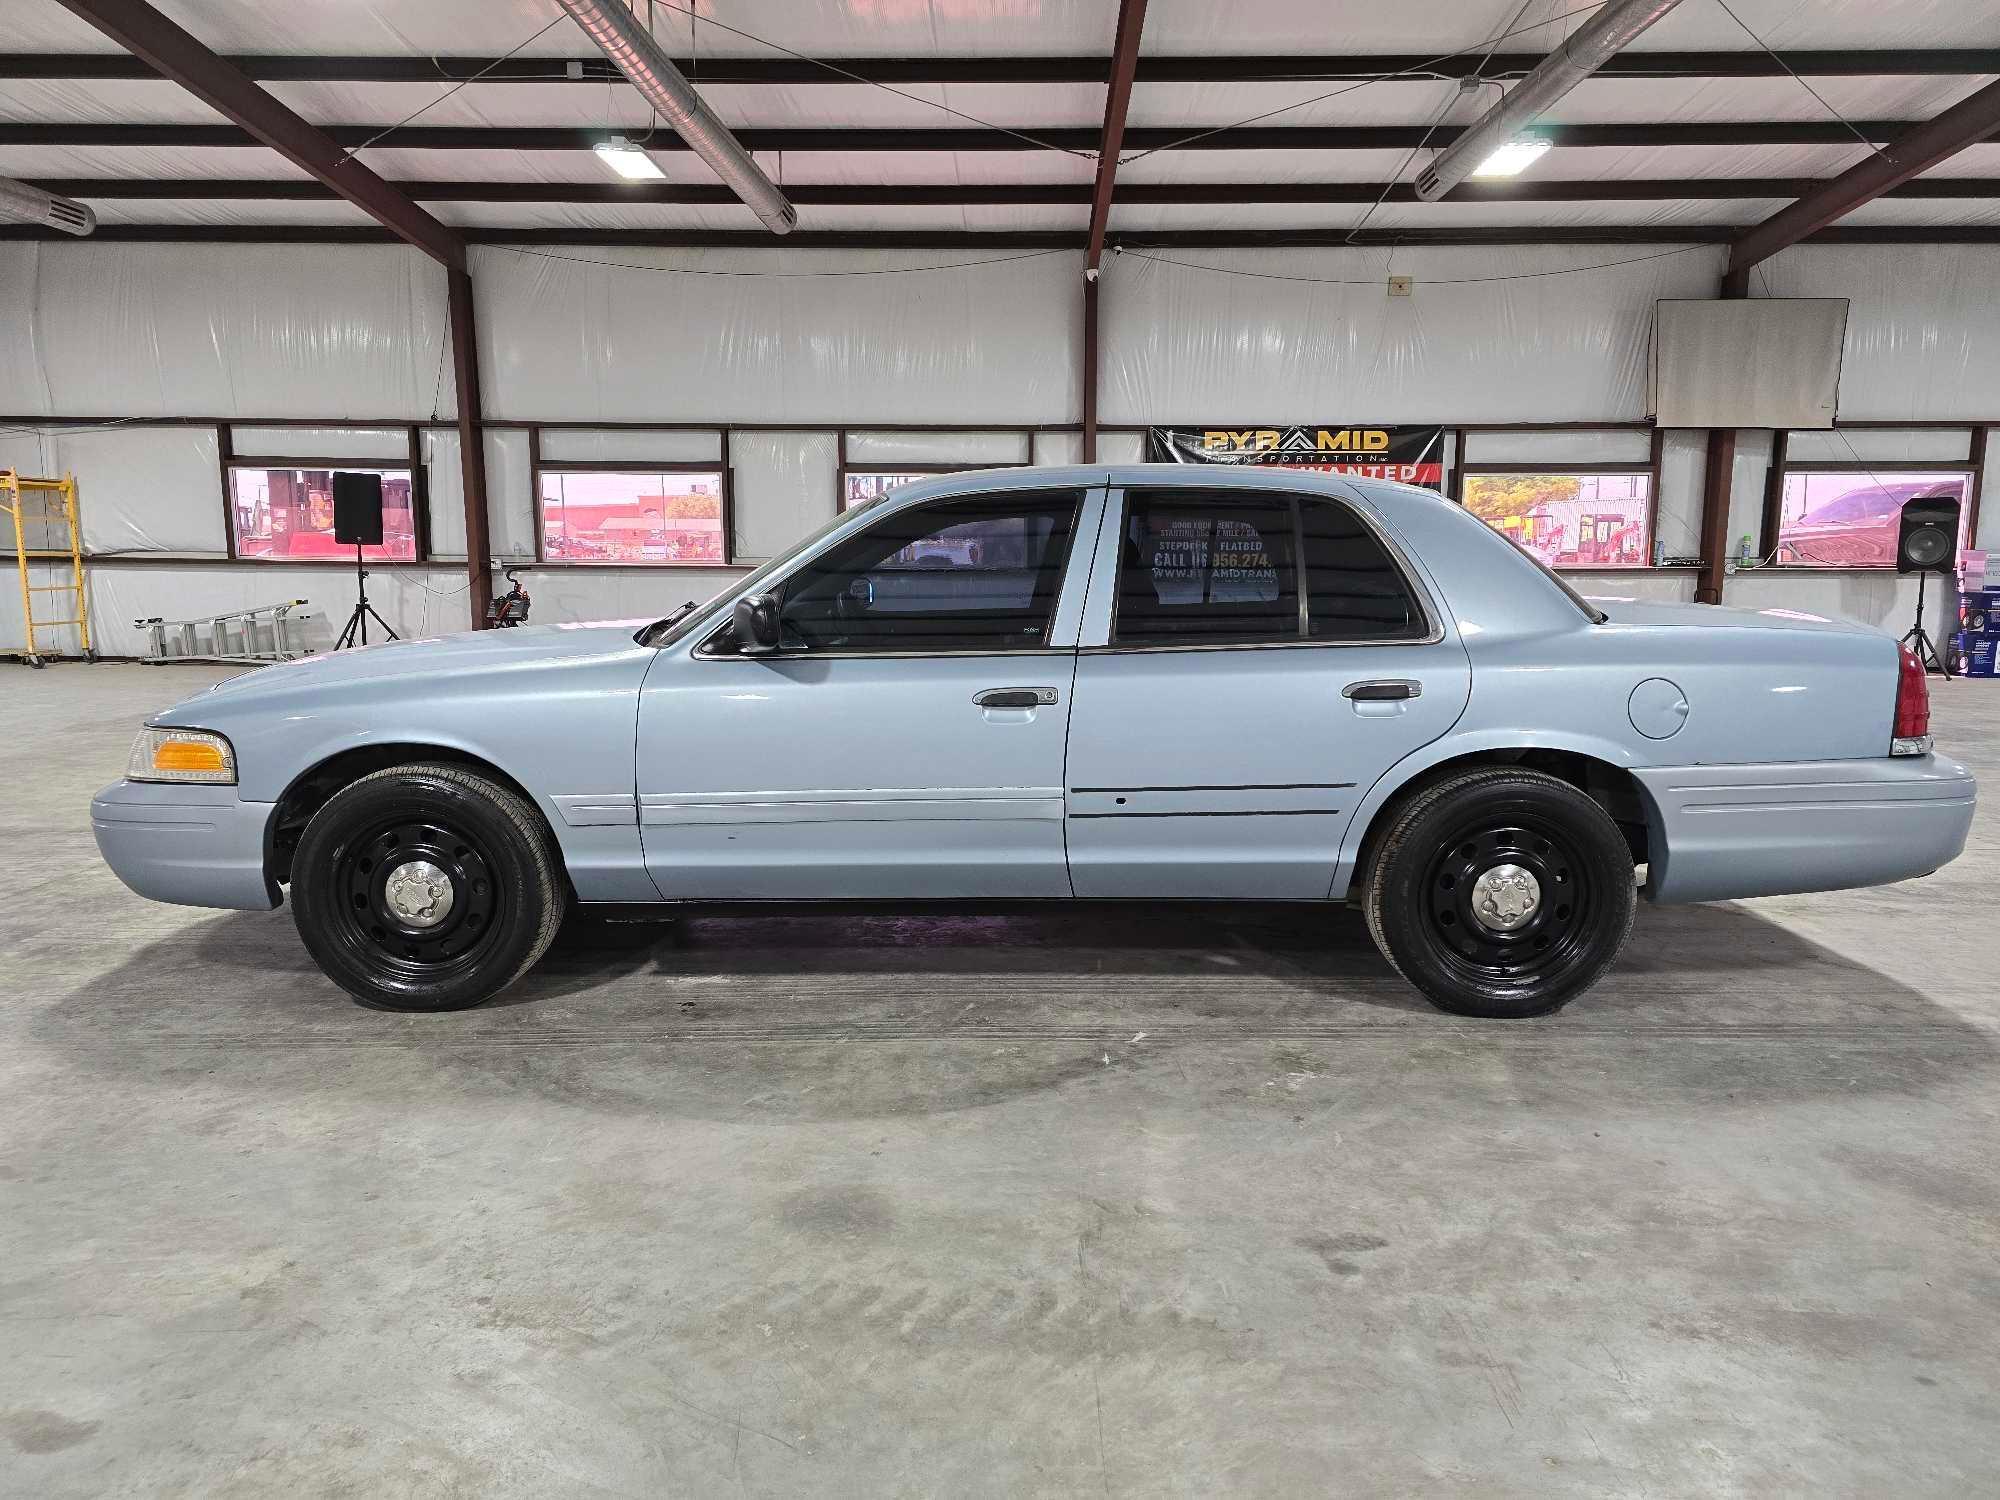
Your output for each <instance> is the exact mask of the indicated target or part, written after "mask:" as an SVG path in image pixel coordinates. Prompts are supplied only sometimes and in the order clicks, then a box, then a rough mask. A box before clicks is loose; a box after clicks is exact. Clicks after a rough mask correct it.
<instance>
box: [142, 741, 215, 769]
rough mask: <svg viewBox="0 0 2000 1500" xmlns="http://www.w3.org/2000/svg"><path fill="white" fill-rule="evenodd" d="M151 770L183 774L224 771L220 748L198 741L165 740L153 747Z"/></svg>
mask: <svg viewBox="0 0 2000 1500" xmlns="http://www.w3.org/2000/svg"><path fill="white" fill-rule="evenodd" d="M153 769H154V770H155V771H169V772H175V773H181V774H185V773H186V772H189V771H206V772H209V773H211V774H212V773H214V772H217V771H226V770H228V769H229V767H228V765H227V764H226V763H225V762H224V761H223V758H222V750H221V747H220V746H217V745H209V744H204V743H202V742H201V741H200V740H165V741H163V742H162V743H160V744H157V745H155V746H154V747H153Z"/></svg>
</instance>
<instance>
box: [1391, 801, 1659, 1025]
mask: <svg viewBox="0 0 2000 1500" xmlns="http://www.w3.org/2000/svg"><path fill="white" fill-rule="evenodd" d="M1394 816H1395V821H1394V822H1393V823H1391V824H1390V826H1389V831H1388V835H1387V837H1386V838H1384V840H1383V841H1382V846H1381V849H1380V851H1379V852H1378V853H1377V854H1376V856H1375V859H1374V862H1373V864H1372V865H1371V867H1370V870H1369V876H1368V885H1367V891H1366V894H1365V897H1364V907H1365V911H1366V915H1367V919H1368V932H1369V935H1370V936H1371V937H1373V938H1374V939H1375V946H1376V947H1378V948H1380V949H1381V950H1382V956H1383V957H1384V958H1386V959H1388V960H1389V962H1390V964H1391V965H1393V966H1394V967H1395V969H1396V972H1397V973H1399V974H1401V975H1402V976H1403V977H1404V978H1405V979H1407V980H1409V982H1410V983H1411V984H1413V985H1415V986H1416V987H1417V989H1418V990H1420V991H1421V992H1422V993H1423V995H1424V998H1425V999H1427V1000H1429V1001H1430V1002H1431V1004H1433V1005H1435V1006H1437V1007H1438V1008H1439V1009H1440V1010H1446V1011H1450V1012H1452V1013H1453V1014H1455V1015H1462V1016H1479V1017H1482V1018H1486V1019H1490V1020H1519V1019H1522V1018H1524V1017H1527V1016H1539V1015H1546V1014H1548V1013H1549V1012H1550V1011H1553V1010H1557V1009H1560V1008H1561V1007H1562V1006H1563V1005H1565V1004H1567V1003H1568V1002H1569V1001H1571V1000H1573V999H1575V998H1576V997H1577V996H1578V995H1580V994H1582V993H1583V992H1584V991H1585V990H1587V989H1589V988H1590V987H1591V986H1592V985H1593V984H1595V983H1596V982H1597V981H1598V980H1599V979H1600V978H1602V977H1603V975H1604V972H1605V970H1607V969H1609V968H1610V967H1611V965H1612V964H1613V963H1614V962H1615V961H1616V960H1617V957H1618V954H1619V950H1621V949H1622V948H1623V947H1624V946H1625V939H1626V938H1627V937H1628V936H1629V935H1630V933H1631V931H1632V913H1633V908H1634V906H1635V904H1636V899H1637V889H1636V882H1635V880H1634V878H1633V865H1632V853H1631V849H1630V848H1629V846H1628V845H1627V844H1626V842H1625V837H1624V835H1623V834H1622V833H1620V832H1619V829H1618V825H1617V824H1616V823H1614V822H1613V821H1612V820H1611V817H1610V815H1609V814H1608V813H1606V812H1605V811H1604V809H1603V808H1601V807H1599V806H1598V805H1597V804H1596V803H1595V802H1593V801H1592V800H1591V799H1590V798H1589V797H1587V796H1585V795H1584V794H1583V793H1582V792H1580V791H1578V790H1577V789H1576V788H1575V787H1573V786H1571V785H1570V784H1569V783H1568V782H1566V781H1560V780H1558V779H1557V778H1555V777H1553V776H1548V775H1544V774H1543V773H1541V772H1539V771H1527V770H1520V769H1516V768H1513V767H1496V768H1489V769H1482V770H1477V771H1467V772H1464V773H1462V774H1460V775H1456V776H1452V777H1450V778H1448V779H1447V780H1444V781H1441V782H1439V783H1437V784H1436V785H1435V786H1432V787H1428V788H1426V789H1425V790H1424V791H1422V792H1420V793H1418V794H1417V795H1416V796H1415V797H1413V798H1412V799H1411V800H1410V801H1409V803H1408V804H1407V805H1406V806H1405V807H1403V808H1401V809H1400V810H1399V811H1397V812H1396V813H1395V815H1394ZM1494 870H1505V871H1507V872H1508V873H1507V874H1506V875H1505V876H1503V877H1502V882H1501V884H1500V886H1499V887H1498V888H1497V889H1495V888H1493V887H1492V886H1491V884H1490V882H1489V884H1488V885H1484V886H1483V885H1481V883H1480V878H1481V877H1482V876H1484V875H1487V874H1489V872H1492V871H1494ZM1514 872H1525V874H1526V877H1527V878H1526V880H1525V881H1523V880H1521V878H1520V876H1519V875H1518V874H1516V873H1514ZM1489 899H1490V900H1492V901H1493V902H1494V905H1492V906H1489V907H1485V912H1486V914H1484V915H1482V914H1481V913H1480V912H1477V911H1475V910H1474V902H1475V900H1477V901H1479V902H1480V903H1481V904H1482V905H1484V903H1485V902H1486V901H1487V900H1489Z"/></svg>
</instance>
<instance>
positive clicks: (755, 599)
mask: <svg viewBox="0 0 2000 1500" xmlns="http://www.w3.org/2000/svg"><path fill="white" fill-rule="evenodd" d="M730 621H731V623H732V625H733V626H734V627H735V631H736V649H737V650H738V651H741V652H742V653H743V654H744V655H745V656H762V655H763V654H764V653H765V652H767V651H776V650H777V649H778V599H777V596H776V595H775V594H745V595H744V596H743V597H742V598H741V599H738V600H737V601H736V609H735V611H734V612H733V613H732V614H731V616H730Z"/></svg>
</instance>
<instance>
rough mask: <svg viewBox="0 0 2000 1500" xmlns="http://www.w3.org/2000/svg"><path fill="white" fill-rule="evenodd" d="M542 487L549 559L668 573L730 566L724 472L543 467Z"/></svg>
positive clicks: (544, 546)
mask: <svg viewBox="0 0 2000 1500" xmlns="http://www.w3.org/2000/svg"><path fill="white" fill-rule="evenodd" d="M537 482H538V484H539V485H540V488H541V502H542V530H541V546H542V558H543V560H544V561H547V562H557V563H564V562H566V563H616V564H629V565H637V566H647V567H668V568H673V567H712V566H715V565H718V564H723V563H727V562H728V561H729V505H728V483H727V474H726V472H725V471H723V470H721V469H715V468H641V467H638V466H633V467H629V468H616V469H612V468H595V467H593V468H587V469H586V468H575V469H569V468H552V467H549V466H547V465H544V466H543V467H542V469H541V470H540V472H539V475H538V481H537Z"/></svg>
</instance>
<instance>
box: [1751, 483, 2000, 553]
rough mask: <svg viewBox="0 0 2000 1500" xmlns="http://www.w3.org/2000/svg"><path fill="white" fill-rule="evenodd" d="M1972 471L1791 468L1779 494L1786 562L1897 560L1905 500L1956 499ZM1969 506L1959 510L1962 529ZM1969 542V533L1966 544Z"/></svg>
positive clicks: (1962, 498) (1780, 543)
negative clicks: (1965, 510)
mask: <svg viewBox="0 0 2000 1500" xmlns="http://www.w3.org/2000/svg"><path fill="white" fill-rule="evenodd" d="M1970 480H1971V475H1969V474H1960V473H1949V472H1938V471H1930V472H1914V471H1912V472H1895V471H1892V470H1887V469H1876V470H1873V471H1870V470H1864V469H1846V470H1841V469H1831V470H1829V469H1821V470H1798V469H1794V470H1791V471H1789V472H1787V473H1786V474H1785V476H1784V485H1783V488H1782V489H1781V490H1780V492H1779V498H1778V540H1777V557H1776V560H1777V561H1778V562H1780V563H1787V564H1792V565H1795V566H1802V567H1821V568H1893V567H1894V566H1895V565H1896V546H1897V538H1898V536H1899V535H1900V533H1901V530H1902V518H1903V507H1904V505H1906V504H1907V503H1908V502H1910V501H1912V500H1930V499H1942V500H1956V501H1958V502H1959V503H1960V505H1961V506H1963V504H1964V503H1965V496H1966V492H1967V490H1968V488H1969V487H1970ZM1963 517H1964V512H1963V511H1962V510H1961V512H1960V527H1961V529H1963V525H1964V520H1963ZM1964 545H1965V541H1964V538H1963V537H1962V536H1961V538H1960V539H1959V546H1960V547H1963V546H1964Z"/></svg>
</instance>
